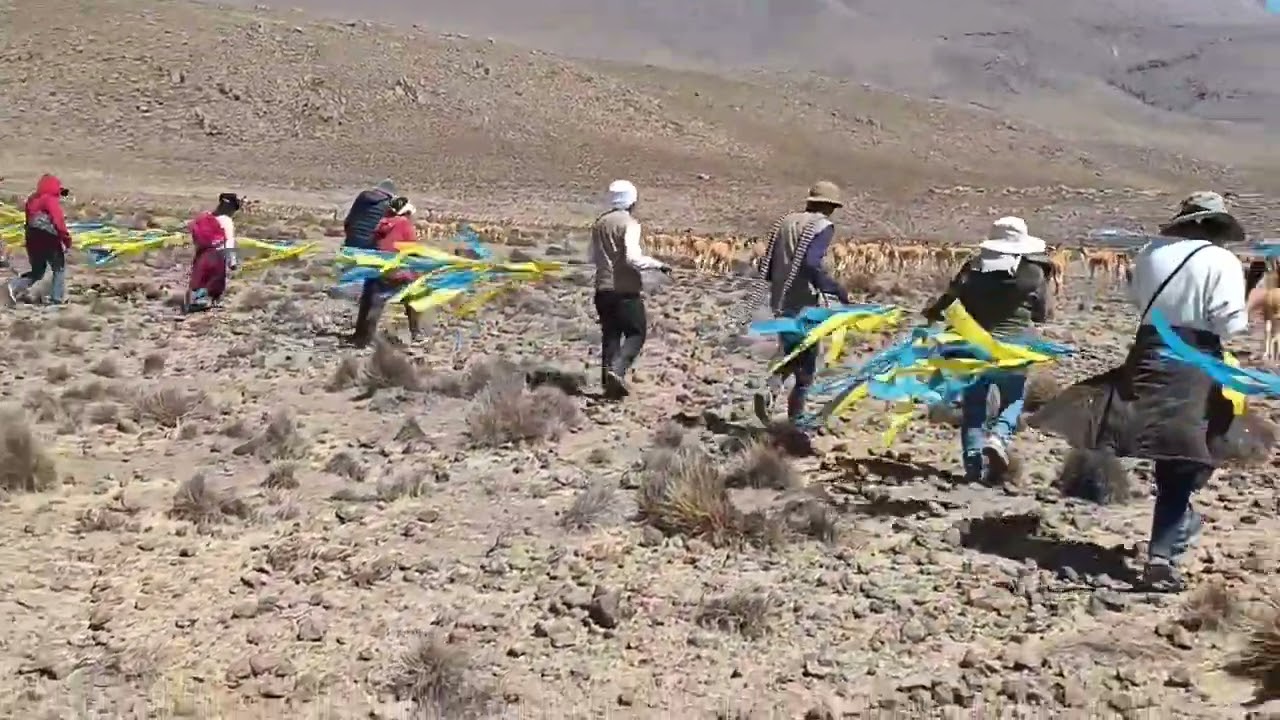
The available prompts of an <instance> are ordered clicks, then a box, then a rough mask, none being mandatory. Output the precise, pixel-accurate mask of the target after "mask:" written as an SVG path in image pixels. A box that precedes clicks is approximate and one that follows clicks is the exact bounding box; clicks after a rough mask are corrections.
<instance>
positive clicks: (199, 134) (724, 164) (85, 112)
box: [0, 0, 1225, 232]
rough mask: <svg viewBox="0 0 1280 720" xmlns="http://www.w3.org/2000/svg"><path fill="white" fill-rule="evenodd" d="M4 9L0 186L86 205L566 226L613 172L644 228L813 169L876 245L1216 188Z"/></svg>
mask: <svg viewBox="0 0 1280 720" xmlns="http://www.w3.org/2000/svg"><path fill="white" fill-rule="evenodd" d="M17 5H21V10H22V12H20V13H18V12H13V13H12V14H10V15H9V17H10V18H11V19H12V22H11V23H8V24H7V27H8V28H9V29H10V30H11V32H10V33H9V35H10V42H9V44H8V45H7V46H5V48H4V49H3V51H0V159H2V160H3V162H4V165H5V166H6V168H7V170H6V172H5V174H6V175H9V176H10V179H11V181H13V182H15V183H18V184H17V185H15V186H13V187H14V189H17V190H22V189H25V187H26V185H27V183H28V182H29V178H27V177H26V176H27V175H29V174H31V173H34V172H37V171H40V170H44V169H46V168H53V169H57V170H59V171H60V172H62V173H64V174H66V175H68V179H69V180H70V181H71V182H72V183H74V184H77V185H78V186H79V187H80V189H81V191H96V192H98V193H101V194H107V195H110V194H112V193H114V194H117V195H126V194H129V193H137V192H147V191H150V192H153V193H154V192H161V193H169V194H179V195H180V194H183V193H189V192H190V191H192V190H199V191H201V192H202V193H205V195H206V196H207V194H208V192H210V191H213V190H221V189H224V188H225V187H226V185H227V184H228V183H234V184H235V185H236V187H237V188H239V189H242V190H248V191H249V192H250V193H253V192H255V191H259V190H261V191H262V193H259V194H263V193H265V194H268V195H271V194H272V193H274V194H276V195H287V196H289V197H291V198H293V197H296V198H298V199H301V200H311V201H315V200H319V201H321V202H331V203H333V204H335V205H336V204H340V203H344V202H346V200H347V198H348V197H350V192H351V189H352V188H353V187H358V186H359V185H360V184H362V183H365V182H368V181H369V180H370V179H371V178H379V177H383V176H386V175H393V176H395V177H396V178H397V179H399V180H400V181H401V183H402V185H404V186H405V187H406V188H407V189H408V190H409V191H411V192H412V193H414V194H415V196H416V197H418V199H419V200H424V202H422V203H420V204H422V205H425V206H434V207H437V208H443V209H447V210H453V211H455V212H462V211H463V210H465V211H466V212H467V213H471V214H480V215H488V216H519V217H520V218H521V219H523V220H526V221H528V220H536V219H555V220H562V221H563V220H571V221H574V222H581V221H583V220H585V219H588V218H589V217H591V213H592V212H593V211H594V210H595V207H596V206H595V204H594V202H595V201H596V200H597V198H598V194H597V193H598V191H599V188H600V187H601V186H602V185H603V184H604V183H606V182H607V181H608V180H609V179H611V178H612V177H615V176H620V175H625V176H629V177H632V178H634V179H635V180H636V181H637V182H638V183H640V184H641V186H642V187H643V188H645V192H646V199H647V200H648V201H649V202H648V214H649V217H650V219H651V221H652V222H654V223H657V224H659V225H665V226H667V227H681V226H683V225H686V224H689V225H707V226H713V227H719V228H724V227H726V226H743V227H748V228H752V229H755V228H757V227H758V226H759V225H761V224H767V223H768V222H769V221H770V220H771V217H772V216H773V214H774V213H776V212H777V211H779V210H781V209H782V208H784V207H788V206H790V205H791V203H792V202H793V201H794V198H795V197H796V196H797V195H798V194H799V192H800V191H801V190H802V189H803V188H804V187H805V186H807V184H808V183H809V182H811V181H812V179H813V178H814V177H816V176H829V177H833V178H835V179H836V180H838V181H841V182H842V183H844V184H845V185H847V186H848V187H850V188H851V191H852V192H853V193H856V195H857V201H856V202H855V203H853V206H854V207H853V208H852V215H853V217H852V221H853V222H855V223H859V224H865V225H866V227H867V230H869V231H873V232H881V231H883V228H882V227H880V226H877V225H875V224H872V223H870V222H869V221H868V218H869V217H871V216H876V215H881V214H882V213H881V212H880V208H881V207H882V206H883V205H887V204H893V205H898V206H899V207H901V206H904V205H907V204H908V203H910V204H911V207H912V212H913V214H914V215H916V216H917V217H916V220H917V222H918V223H919V224H920V225H923V226H926V227H927V226H929V225H931V224H934V223H939V224H943V223H945V224H946V225H947V226H951V227H953V226H954V224H955V220H957V219H963V218H966V217H975V218H978V221H979V222H985V221H986V220H987V219H988V217H989V215H990V211H994V212H1002V211H1009V210H1013V211H1021V212H1027V213H1030V214H1036V213H1040V214H1041V215H1043V217H1040V216H1039V215H1037V219H1038V220H1040V221H1041V222H1042V223H1046V222H1050V221H1054V222H1058V221H1063V222H1067V221H1071V220H1073V219H1078V218H1077V215H1078V213H1081V212H1085V211H1086V210H1088V206H1089V205H1093V204H1094V203H1093V200H1092V198H1091V197H1089V196H1086V197H1083V198H1082V197H1081V196H1080V195H1079V194H1077V193H1073V192H1070V191H1067V192H1058V191H1053V192H1042V191H1041V190H1039V189H1036V188H1040V189H1043V188H1051V187H1057V186H1065V187H1066V188H1082V187H1117V188H1124V187H1139V188H1151V189H1154V190H1167V191H1168V192H1169V193H1170V196H1169V197H1164V198H1159V199H1158V200H1156V201H1153V202H1149V203H1147V205H1148V206H1149V207H1144V206H1142V205H1139V206H1137V207H1134V206H1132V205H1129V204H1128V201H1127V200H1126V199H1125V197H1124V196H1123V195H1120V196H1116V197H1115V198H1114V199H1112V200H1109V203H1115V205H1114V206H1113V207H1111V208H1107V207H1103V208H1101V209H1102V210H1103V211H1106V212H1111V211H1116V212H1121V213H1124V214H1127V215H1130V216H1133V215H1135V214H1137V215H1138V216H1140V217H1142V219H1144V220H1153V219H1155V218H1157V217H1158V216H1159V215H1162V214H1164V213H1166V212H1167V208H1168V207H1169V205H1170V204H1171V203H1172V202H1173V199H1172V196H1173V195H1177V194H1180V193H1183V192H1185V191H1186V190H1188V189H1190V188H1189V187H1188V186H1189V184H1190V183H1189V182H1188V178H1189V177H1191V176H1195V177H1197V178H1198V179H1197V180H1196V181H1195V183H1196V184H1203V183H1209V184H1222V183H1223V182H1225V181H1223V180H1220V179H1219V178H1220V177H1221V173H1220V172H1219V171H1218V170H1216V169H1215V167H1214V166H1212V165H1209V164H1206V163H1203V162H1201V161H1200V160H1199V159H1197V158H1196V157H1195V156H1184V157H1173V156H1171V155H1169V154H1167V153H1159V152H1150V151H1145V150H1142V151H1139V150H1135V149H1132V148H1125V147H1113V146H1109V145H1096V144H1093V145H1091V144H1089V143H1074V144H1073V143H1071V142H1068V141H1066V140H1063V139H1061V138H1058V137H1056V136H1054V135H1052V134H1050V133H1048V132H1045V131H1042V130H1038V129H1035V128H1034V127H1031V126H1029V125H1026V124H1021V123H1010V122H1007V121H1005V120H1004V119H1002V118H999V117H998V116H996V115H994V114H990V113H977V112H968V111H958V110H955V109H953V108H950V107H948V106H945V105H943V104H940V103H931V102H917V101H913V100H909V99H906V98H903V97H900V96H898V95H893V94H887V93H880V92H873V91H868V90H865V89H863V88H861V87H859V86H858V85H856V84H854V83H845V82H841V81H835V80H824V79H821V78H808V77H802V76H775V75H764V74H760V75H756V76H752V77H749V78H746V79H743V80H738V81H734V80H724V79H719V78H716V77H713V76H710V75H703V74H697V73H692V72H677V71H665V70H657V69H652V68H643V67H639V66H624V65H613V64H608V63H600V62H586V61H570V60H564V59H559V58H556V57H553V56H549V55H546V54H543V53H539V52H534V51H529V50H523V49H519V48H514V47H508V46H505V45H501V44H496V43H488V42H484V41H483V40H462V39H456V38H455V39H448V38H444V39H442V38H440V37H438V36H437V34H436V33H433V32H419V31H414V30H412V29H406V30H396V29H387V28H378V27H370V26H366V25H364V24H361V23H350V24H343V23H337V22H326V21H311V20H309V19H308V18H307V17H306V16H304V15H301V14H296V13H295V14H288V15H286V16H284V17H283V18H281V17H277V16H272V15H269V14H266V13H262V12H256V11H246V12H237V11H226V10H222V11H219V10H216V9H215V8H213V7H210V6H202V5H193V4H186V3H159V2H153V1H151V0H94V1H93V2H86V3H79V4H76V5H74V6H71V7H70V8H68V7H67V6H65V5H64V4H62V3H53V2H41V1H35V0H31V1H28V2H22V3H19V4H17ZM17 5H15V4H10V5H9V7H17ZM20 176H21V177H20ZM955 185H965V186H976V187H987V188H997V189H999V188H1004V187H1010V186H1012V187H1018V188H1028V187H1029V188H1032V190H1031V191H1030V192H1029V193H1028V194H1026V195H1020V196H1018V197H1017V199H1015V200H1006V201H1002V203H1003V204H1005V207H1002V208H994V209H993V208H992V204H991V201H990V200H989V199H988V198H984V197H982V196H975V197H948V198H943V199H939V198H938V197H935V196H931V195H928V194H927V193H926V192H925V191H926V190H927V189H928V188H930V187H951V186H955ZM1139 200H1140V199H1139ZM1072 203H1075V205H1072ZM1059 204H1062V206H1061V207H1060V206H1059ZM1009 205H1013V207H1008V206H1009ZM957 206H959V207H957ZM1076 206H1081V207H1076ZM1094 209H1095V210H1096V209H1097V208H1094ZM1088 211H1089V212H1093V210H1088ZM1145 215H1150V216H1149V217H1143V216H1145ZM756 231H757V232H758V230H756Z"/></svg>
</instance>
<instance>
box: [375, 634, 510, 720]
mask: <svg viewBox="0 0 1280 720" xmlns="http://www.w3.org/2000/svg"><path fill="white" fill-rule="evenodd" d="M471 673H472V668H471V661H470V658H468V657H467V655H466V653H464V652H462V651H461V650H459V649H458V648H457V647H454V646H451V645H449V644H447V643H446V642H445V641H444V640H442V639H440V638H438V637H434V636H430V637H424V638H422V639H420V640H419V641H418V642H417V643H415V644H414V645H413V646H412V647H411V648H409V650H408V651H406V652H405V653H404V654H403V655H401V656H400V657H399V658H398V659H397V661H396V663H395V666H394V667H393V668H392V671H391V680H390V683H389V685H390V687H389V689H390V690H391V692H392V693H393V694H394V695H395V697H396V699H397V700H401V701H409V702H412V703H413V705H414V708H415V709H416V710H417V711H418V712H419V713H422V714H424V715H425V716H426V717H440V718H458V719H459V720H466V719H468V718H476V717H480V716H482V714H483V713H484V712H485V710H486V708H487V706H488V705H489V703H490V698H491V695H490V693H489V692H488V691H487V690H485V689H484V688H482V687H480V686H479V685H478V684H476V683H475V682H473V681H472V680H471V677H470V676H471Z"/></svg>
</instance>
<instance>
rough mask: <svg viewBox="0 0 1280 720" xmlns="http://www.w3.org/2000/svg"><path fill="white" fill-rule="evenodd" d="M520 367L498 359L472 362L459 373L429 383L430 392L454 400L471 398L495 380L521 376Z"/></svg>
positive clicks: (522, 372)
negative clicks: (453, 398)
mask: <svg viewBox="0 0 1280 720" xmlns="http://www.w3.org/2000/svg"><path fill="white" fill-rule="evenodd" d="M523 375H524V371H523V370H522V369H521V368H520V366H518V365H516V364H515V363H513V362H511V361H510V360H506V359H503V358H499V359H496V360H480V361H477V362H473V363H471V364H470V365H468V366H467V367H466V369H465V370H463V371H462V372H460V373H450V374H447V375H444V376H442V377H440V378H437V379H436V380H435V381H434V382H432V383H431V390H432V391H433V392H437V393H440V394H441V395H447V396H449V397H455V398H472V397H475V396H476V394H477V393H479V392H481V391H482V390H484V389H485V388H487V387H488V386H489V385H490V384H492V383H493V382H494V381H497V380H503V379H507V378H510V377H512V376H523Z"/></svg>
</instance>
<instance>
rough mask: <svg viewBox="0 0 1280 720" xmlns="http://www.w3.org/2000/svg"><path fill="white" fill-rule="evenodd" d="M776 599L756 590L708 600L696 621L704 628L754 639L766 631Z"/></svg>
mask: <svg viewBox="0 0 1280 720" xmlns="http://www.w3.org/2000/svg"><path fill="white" fill-rule="evenodd" d="M777 603H778V598H776V597H774V595H773V594H772V593H769V592H766V591H764V590H761V589H758V588H749V589H743V590H737V591H735V592H733V593H731V594H729V595H721V596H719V597H714V598H711V599H710V600H707V601H706V602H704V603H703V604H702V606H701V607H699V608H698V613H697V616H696V617H695V620H696V622H697V623H698V624H699V625H701V626H702V627H705V628H711V629H714V630H721V631H724V632H733V633H738V634H739V635H742V636H743V637H745V638H747V639H750V640H756V639H759V638H762V637H764V636H765V635H766V634H767V633H768V632H769V625H770V622H771V620H772V618H773V615H774V606H775V605H776V604H777Z"/></svg>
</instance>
